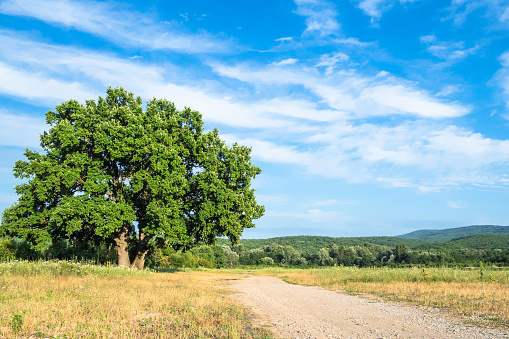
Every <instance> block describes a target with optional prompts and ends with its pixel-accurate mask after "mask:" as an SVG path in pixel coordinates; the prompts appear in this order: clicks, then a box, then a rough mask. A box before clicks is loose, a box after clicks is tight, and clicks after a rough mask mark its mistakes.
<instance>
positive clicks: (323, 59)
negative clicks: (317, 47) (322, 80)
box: [316, 52, 350, 75]
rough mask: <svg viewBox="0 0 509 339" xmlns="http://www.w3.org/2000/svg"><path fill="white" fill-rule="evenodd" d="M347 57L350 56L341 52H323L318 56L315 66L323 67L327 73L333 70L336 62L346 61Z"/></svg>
mask: <svg viewBox="0 0 509 339" xmlns="http://www.w3.org/2000/svg"><path fill="white" fill-rule="evenodd" d="M349 59H350V57H349V56H348V55H346V54H345V53H342V52H336V53H332V54H324V55H322V56H320V61H319V62H318V63H317V64H316V67H325V68H326V71H325V74H326V75H329V74H331V73H332V72H333V71H334V68H335V66H336V65H337V64H339V63H343V62H345V61H348V60H349Z"/></svg>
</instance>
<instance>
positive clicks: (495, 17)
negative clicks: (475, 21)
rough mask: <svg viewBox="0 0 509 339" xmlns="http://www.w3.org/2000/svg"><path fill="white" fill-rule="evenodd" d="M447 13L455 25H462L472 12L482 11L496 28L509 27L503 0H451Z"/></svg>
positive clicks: (505, 5) (508, 15) (508, 9)
mask: <svg viewBox="0 0 509 339" xmlns="http://www.w3.org/2000/svg"><path fill="white" fill-rule="evenodd" d="M448 11H449V15H448V16H447V17H446V18H445V19H446V20H447V19H452V20H453V21H454V24H455V25H457V26H461V25H463V24H464V23H465V22H466V21H467V19H468V17H469V16H470V15H471V14H472V13H474V12H480V11H482V12H484V13H483V14H482V16H484V17H486V18H488V19H489V24H490V25H491V26H494V27H496V28H502V29H509V20H508V19H509V7H507V1H505V0H452V1H451V6H450V7H449V8H448Z"/></svg>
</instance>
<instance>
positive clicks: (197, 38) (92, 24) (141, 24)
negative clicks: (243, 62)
mask: <svg viewBox="0 0 509 339" xmlns="http://www.w3.org/2000/svg"><path fill="white" fill-rule="evenodd" d="M0 13H2V14H7V15H18V16H28V17H32V18H36V19H38V20H42V21H44V22H47V23H50V24H53V25H57V26H64V27H71V28H74V29H77V30H80V31H83V32H87V33H90V34H93V35H97V36H100V37H102V38H105V39H107V40H110V41H112V42H114V43H116V44H118V45H121V46H137V47H142V48H145V49H149V50H156V49H168V50H174V51H177V52H182V53H204V52H207V53H224V52H226V51H229V50H231V49H232V48H234V46H233V43H232V42H231V41H229V40H226V41H225V40H222V39H219V38H216V37H214V36H211V35H209V34H207V33H199V34H192V33H184V32H180V31H179V30H177V28H176V27H172V25H169V24H164V23H163V24H161V23H158V22H157V20H156V18H153V19H152V18H150V16H149V15H147V14H146V13H140V12H136V11H133V10H132V9H129V8H127V7H126V6H123V5H121V4H120V3H111V2H103V1H91V0H86V1H75V0H5V1H3V2H1V3H0ZM133 23H136V24H135V25H133Z"/></svg>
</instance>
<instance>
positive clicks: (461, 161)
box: [0, 31, 509, 215]
mask: <svg viewBox="0 0 509 339" xmlns="http://www.w3.org/2000/svg"><path fill="white" fill-rule="evenodd" d="M0 33H1V34H0V58H1V59H0V62H2V64H1V66H2V67H3V68H1V69H2V70H3V72H4V74H7V75H9V76H8V77H0V93H3V94H7V95H13V92H12V91H13V88H14V89H15V90H16V94H15V95H16V96H17V97H18V98H21V99H20V100H23V99H26V100H28V101H31V100H34V94H33V93H32V92H31V90H32V87H30V86H29V85H30V82H32V81H34V80H37V81H36V82H35V85H37V87H38V88H37V90H38V91H39V92H36V93H38V94H37V98H39V97H40V98H42V97H46V96H48V97H50V98H53V99H52V100H55V101H56V100H58V101H63V100H67V99H69V98H77V97H78V99H79V98H80V96H84V97H85V98H86V99H94V98H96V97H97V95H98V94H96V92H97V93H99V94H102V93H103V92H104V87H106V86H108V85H112V86H120V85H122V86H124V87H125V88H126V89H128V90H131V91H133V92H134V93H136V94H137V95H141V96H142V97H143V98H145V99H148V98H151V97H166V98H168V99H170V100H175V103H176V105H177V107H184V106H190V107H192V108H193V109H197V110H200V111H201V112H202V113H203V115H204V120H205V121H207V122H208V123H212V124H220V125H221V126H225V127H227V128H230V132H229V133H228V132H227V133H226V134H223V135H222V137H223V138H224V139H225V140H227V141H228V142H230V141H231V142H233V141H238V142H239V143H241V144H244V145H250V146H252V147H253V149H252V155H253V157H255V158H256V159H257V161H263V162H267V163H273V164H283V165H289V166H292V167H294V168H298V169H299V170H302V171H303V172H305V173H308V174H310V175H317V176H323V177H331V178H341V179H344V180H346V181H350V182H377V183H379V184H380V185H387V186H393V187H412V188H415V189H418V190H419V191H422V192H426V191H427V192H430V191H434V190H440V189H443V188H444V187H453V186H456V185H474V184H477V185H486V186H489V185H501V186H504V187H505V186H508V184H509V183H508V182H505V181H503V179H504V177H503V175H502V174H503V173H505V168H504V166H506V165H507V164H509V141H507V140H498V139H489V138H486V137H484V136H483V135H481V134H478V133H474V132H472V131H469V130H468V129H464V128H459V127H456V126H454V125H450V120H448V119H453V118H455V117H458V116H461V115H464V114H467V113H468V112H469V108H468V107H464V106H462V105H459V104H457V103H454V102H448V101H444V100H438V99H436V98H435V97H434V96H433V95H431V94H429V93H426V92H425V91H422V90H420V89H419V88H417V87H416V86H415V85H412V84H408V83H406V82H405V81H403V80H401V79H398V78H391V76H390V75H388V74H382V75H380V76H375V77H374V78H368V77H367V76H365V75H362V74H360V73H356V72H346V71H335V73H334V77H332V78H331V77H330V76H328V75H326V74H324V73H323V72H321V71H320V70H319V69H317V68H314V67H308V66H305V65H304V66H303V65H300V64H299V62H293V61H292V62H289V63H283V64H282V65H277V64H269V65H264V66H256V65H255V66H250V67H248V66H245V65H244V66H225V65H220V64H216V65H214V66H213V70H214V71H215V72H217V74H218V75H219V78H218V79H217V80H216V82H214V84H216V85H217V86H208V85H203V84H202V82H200V81H197V82H195V83H187V84H185V85H184V84H179V83H180V78H179V77H178V74H179V72H178V68H177V71H175V72H174V70H175V69H174V68H172V67H176V66H174V65H170V64H168V65H162V64H159V65H154V64H151V63H144V62H140V61H139V60H132V59H122V58H118V57H115V56H113V55H109V54H104V53H98V52H91V51H88V50H84V49H79V48H73V47H63V46H57V45H52V44H44V43H38V42H35V41H32V40H30V39H29V38H26V37H23V36H19V35H16V34H8V33H7V32H5V31H4V32H0ZM316 63H317V61H316V60H315V62H313V63H312V64H314V65H316ZM168 69H171V72H168ZM69 77H71V78H74V79H80V80H79V82H76V81H74V82H70V81H69V80H68V79H69ZM221 77H228V78H234V79H237V81H239V82H241V83H243V86H242V87H250V86H252V87H254V88H255V89H257V88H263V87H268V86H269V87H271V89H270V91H268V92H265V93H262V94H263V95H261V96H260V97H259V98H257V99H253V98H251V97H247V98H245V99H242V98H237V99H232V97H231V96H229V95H226V94H225V93H221V86H220V84H221ZM13 79H14V80H15V81H14V82H15V83H16V82H17V83H19V84H21V85H19V86H11V85H12V84H11V82H13ZM338 79H339V80H338ZM52 83H56V84H61V85H62V88H60V87H51V86H48V84H52ZM69 84H74V85H73V86H67V85H69ZM25 85H26V86H27V87H26V88H25V87H24V86H25ZM64 85H66V86H64ZM272 86H273V87H272ZM288 86H289V87H288ZM296 87H302V88H303V89H305V90H307V91H308V92H309V93H308V95H301V94H302V91H299V92H297V94H292V93H293V90H295V88H296ZM274 89H276V90H277V91H276V92H277V93H276V94H271V93H270V92H271V91H273V90H274ZM290 89H291V90H290ZM33 90H34V91H35V89H33ZM51 93H53V94H51ZM338 93H339V94H341V93H343V94H342V95H343V97H342V98H343V99H344V101H340V100H339V99H338V97H339V95H338ZM229 94H231V93H229ZM281 94H284V95H281ZM51 95H53V96H51ZM309 95H311V97H309ZM317 97H319V98H321V100H318V101H317V100H316V98H317ZM334 100H338V101H337V103H336V102H335V101H334ZM57 103H58V102H57ZM386 116H393V117H394V116H396V117H399V118H400V119H396V120H395V121H393V122H391V123H388V122H385V123H376V122H370V120H369V118H370V117H375V118H377V117H378V118H379V117H386ZM442 118H446V120H444V122H442ZM239 127H240V129H239ZM21 128H22V127H21V126H19V125H12V124H11V129H12V132H13V133H14V132H15V131H20V129H21ZM232 129H233V130H234V131H235V132H231V131H232ZM39 133H40V131H39ZM34 134H35V132H34ZM310 215H312V214H310Z"/></svg>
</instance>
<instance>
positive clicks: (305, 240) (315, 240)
mask: <svg viewBox="0 0 509 339" xmlns="http://www.w3.org/2000/svg"><path fill="white" fill-rule="evenodd" d="M217 240H218V243H219V244H220V245H223V244H224V245H231V243H230V241H229V240H228V239H217ZM363 243H370V244H376V245H383V246H389V247H396V246H397V245H399V244H405V245H407V246H408V247H411V248H412V247H415V246H418V245H422V244H425V243H426V241H422V240H419V239H402V238H396V237H345V238H332V237H321V236H311V235H299V236H288V237H277V238H269V239H242V240H241V241H240V244H242V245H243V246H244V247H245V248H246V249H248V250H251V249H255V248H263V247H265V246H270V245H272V244H277V245H282V246H292V247H293V248H294V249H296V250H297V251H301V252H302V251H309V252H313V253H314V252H316V251H318V250H319V249H320V248H322V247H327V246H329V245H331V244H336V245H338V246H358V245H361V244H363Z"/></svg>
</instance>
